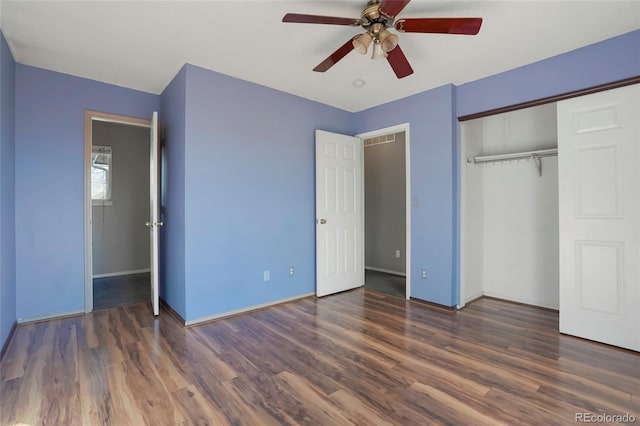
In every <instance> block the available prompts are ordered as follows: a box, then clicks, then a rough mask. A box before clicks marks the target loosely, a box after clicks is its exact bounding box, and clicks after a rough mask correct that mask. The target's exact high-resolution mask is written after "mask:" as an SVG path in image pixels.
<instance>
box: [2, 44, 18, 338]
mask: <svg viewBox="0 0 640 426" xmlns="http://www.w3.org/2000/svg"><path fill="white" fill-rule="evenodd" d="M15 68H16V63H15V62H14V60H13V56H11V52H10V51H9V46H7V42H6V40H5V38H4V35H3V34H2V32H0V348H1V347H2V346H3V345H4V343H5V341H6V339H7V337H8V336H9V332H10V331H11V327H12V326H13V324H14V323H15V322H16V232H15V179H14V178H15V168H14V166H15V163H14V153H15V132H14V109H15Z"/></svg>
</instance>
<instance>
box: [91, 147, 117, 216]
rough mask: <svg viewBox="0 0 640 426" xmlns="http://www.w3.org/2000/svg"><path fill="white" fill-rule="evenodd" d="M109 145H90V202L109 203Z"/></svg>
mask: <svg viewBox="0 0 640 426" xmlns="http://www.w3.org/2000/svg"><path fill="white" fill-rule="evenodd" d="M111 171H112V170H111V147H110V146H101V145H93V146H92V147H91V202H92V203H93V204H111Z"/></svg>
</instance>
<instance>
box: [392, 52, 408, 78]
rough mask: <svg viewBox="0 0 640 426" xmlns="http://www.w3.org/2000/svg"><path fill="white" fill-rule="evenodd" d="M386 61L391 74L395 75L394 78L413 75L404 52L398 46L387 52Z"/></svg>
mask: <svg viewBox="0 0 640 426" xmlns="http://www.w3.org/2000/svg"><path fill="white" fill-rule="evenodd" d="M387 61H389V65H391V68H393V72H395V73H396V77H398V78H404V77H406V76H408V75H411V74H413V69H412V68H411V65H409V61H407V57H406V56H404V52H403V51H402V49H400V46H396V47H395V48H394V49H393V50H390V51H389V52H387Z"/></svg>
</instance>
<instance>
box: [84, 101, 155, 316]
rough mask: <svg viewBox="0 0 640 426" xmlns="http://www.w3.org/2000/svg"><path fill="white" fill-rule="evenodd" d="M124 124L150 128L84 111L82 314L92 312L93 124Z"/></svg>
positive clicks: (144, 121) (134, 120)
mask: <svg viewBox="0 0 640 426" xmlns="http://www.w3.org/2000/svg"><path fill="white" fill-rule="evenodd" d="M94 121H104V122H108V123H117V124H126V125H128V126H137V127H147V128H149V129H150V128H151V121H150V120H147V119H141V118H135V117H128V116H124V115H116V114H109V113H103V112H99V111H92V110H88V109H86V110H84V148H83V149H84V176H83V180H84V206H83V207H84V222H83V223H84V312H85V313H89V312H92V311H93V253H92V250H91V249H92V246H93V236H92V232H91V226H92V224H91V216H92V209H93V203H92V200H91V151H92V149H91V147H92V145H93V141H92V138H93V122H94Z"/></svg>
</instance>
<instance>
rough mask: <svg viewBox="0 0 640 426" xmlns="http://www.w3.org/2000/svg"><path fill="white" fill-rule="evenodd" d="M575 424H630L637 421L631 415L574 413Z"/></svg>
mask: <svg viewBox="0 0 640 426" xmlns="http://www.w3.org/2000/svg"><path fill="white" fill-rule="evenodd" d="M575 421H576V423H609V424H611V423H618V424H625V423H626V424H631V423H635V422H636V421H637V419H636V416H634V415H633V414H629V413H627V414H607V413H602V414H593V413H576V418H575Z"/></svg>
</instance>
